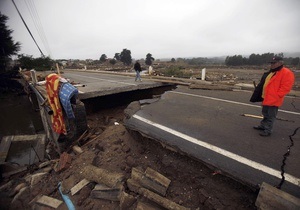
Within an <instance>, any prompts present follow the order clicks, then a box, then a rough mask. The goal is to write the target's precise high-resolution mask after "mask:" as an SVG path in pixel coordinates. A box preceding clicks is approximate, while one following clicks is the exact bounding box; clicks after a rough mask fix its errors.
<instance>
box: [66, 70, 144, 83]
mask: <svg viewBox="0 0 300 210" xmlns="http://www.w3.org/2000/svg"><path fill="white" fill-rule="evenodd" d="M68 74H71V75H76V76H77V77H85V78H90V79H96V80H101V81H105V82H111V83H119V84H125V85H133V86H138V84H132V83H127V82H118V81H116V80H108V79H100V78H96V77H88V76H82V75H79V74H72V73H68Z"/></svg>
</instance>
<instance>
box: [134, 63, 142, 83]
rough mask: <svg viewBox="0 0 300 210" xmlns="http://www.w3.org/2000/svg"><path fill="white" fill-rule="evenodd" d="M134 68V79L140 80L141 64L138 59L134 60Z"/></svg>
mask: <svg viewBox="0 0 300 210" xmlns="http://www.w3.org/2000/svg"><path fill="white" fill-rule="evenodd" d="M134 70H135V73H136V75H135V81H140V82H141V81H142V79H141V75H140V72H141V71H142V68H141V64H140V63H139V61H136V62H135V64H134Z"/></svg>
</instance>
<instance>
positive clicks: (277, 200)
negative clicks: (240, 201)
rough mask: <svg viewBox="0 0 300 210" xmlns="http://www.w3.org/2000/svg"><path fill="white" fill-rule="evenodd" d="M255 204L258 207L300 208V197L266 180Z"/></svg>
mask: <svg viewBox="0 0 300 210" xmlns="http://www.w3.org/2000/svg"><path fill="white" fill-rule="evenodd" d="M255 205H256V206H257V207H258V209H295V210H296V209H300V199H299V198H296V197H294V196H292V195H290V194H288V193H286V192H284V191H281V190H280V189H277V188H275V187H273V186H271V185H269V184H267V183H265V182H263V183H262V185H261V187H260V191H259V194H258V196H257V199H256V202H255Z"/></svg>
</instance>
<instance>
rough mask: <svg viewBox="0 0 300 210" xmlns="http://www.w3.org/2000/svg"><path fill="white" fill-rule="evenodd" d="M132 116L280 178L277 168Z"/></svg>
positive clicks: (289, 178)
mask: <svg viewBox="0 0 300 210" xmlns="http://www.w3.org/2000/svg"><path fill="white" fill-rule="evenodd" d="M132 117H133V118H135V119H137V120H140V121H142V122H144V123H146V124H149V125H151V126H153V127H156V128H159V129H161V130H163V131H166V132H168V133H170V134H172V135H174V136H178V137H180V138H182V139H185V140H187V141H189V142H191V143H194V144H196V145H199V146H201V147H204V148H206V149H209V150H211V151H213V152H216V153H218V154H221V155H223V156H225V157H228V158H230V159H233V160H235V161H237V162H240V163H242V164H245V165H247V166H250V167H252V168H255V169H257V170H259V171H263V172H264V173H267V174H270V175H272V176H275V177H277V178H279V179H281V172H280V171H278V170H275V169H273V168H270V167H268V166H265V165H263V164H260V163H257V162H255V161H252V160H249V159H247V158H245V157H242V156H240V155H237V154H234V153H232V152H229V151H227V150H224V149H222V148H220V147H217V146H214V145H212V144H209V143H206V142H204V141H201V140H199V139H196V138H193V137H191V136H188V135H186V134H183V133H180V132H178V131H175V130H173V129H171V128H168V127H166V126H164V125H161V124H158V123H155V122H153V121H150V120H148V119H145V118H143V117H141V116H138V115H136V114H135V115H133V116H132ZM284 176H285V180H286V181H288V182H290V183H292V184H294V185H296V186H300V179H299V178H297V177H295V176H292V175H290V174H287V173H285V174H284Z"/></svg>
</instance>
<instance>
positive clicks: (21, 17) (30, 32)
mask: <svg viewBox="0 0 300 210" xmlns="http://www.w3.org/2000/svg"><path fill="white" fill-rule="evenodd" d="M12 2H13V4H14V6H15V7H16V10H17V12H18V14H19V16H20V17H21V19H22V21H23V23H24V25H25V27H26V29H27V31H28V32H29V34H30V36H31V38H32V39H33V41H34V43H35V44H36V46H37V48H38V49H39V51H40V53H41V55H42V56H43V57H45V55H44V53H43V52H42V50H41V48H40V47H39V45H38V44H37V42H36V41H35V39H34V37H33V35H32V33H31V31H30V30H29V28H28V26H27V24H26V23H25V20H24V19H23V17H22V15H21V13H20V12H19V10H18V7H17V5H16V4H15V2H14V0H12Z"/></svg>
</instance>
